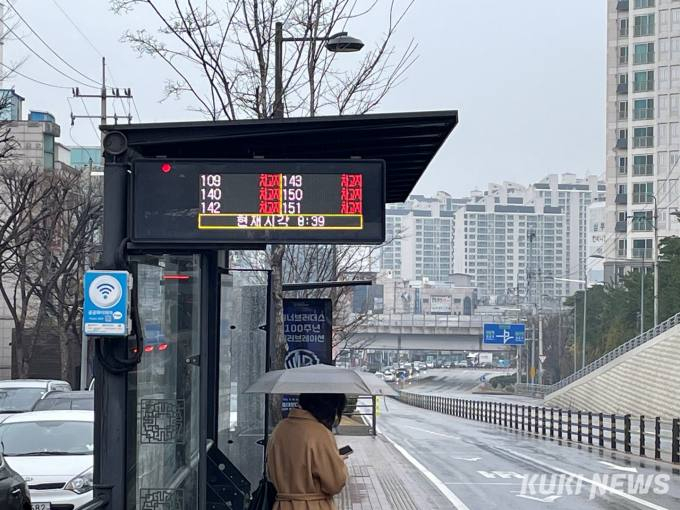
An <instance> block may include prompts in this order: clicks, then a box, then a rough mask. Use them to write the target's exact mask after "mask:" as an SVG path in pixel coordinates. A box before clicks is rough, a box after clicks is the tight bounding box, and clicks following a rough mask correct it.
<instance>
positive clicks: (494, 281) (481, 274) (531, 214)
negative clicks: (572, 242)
mask: <svg viewBox="0 0 680 510" xmlns="http://www.w3.org/2000/svg"><path fill="white" fill-rule="evenodd" d="M519 191H521V190H519ZM512 195H514V193H513V194H512ZM539 202H540V203H538V204H526V203H524V198H523V197H521V196H506V201H505V202H504V203H501V201H500V198H499V197H498V196H495V195H494V194H491V193H490V194H486V195H485V196H483V197H480V198H478V199H477V200H476V201H475V202H474V203H469V204H466V205H464V206H462V207H460V208H459V209H458V210H457V211H456V213H455V215H456V219H455V248H454V252H455V254H454V261H455V263H454V266H455V271H456V272H457V273H465V274H468V275H470V276H471V277H472V285H473V286H475V287H477V289H478V297H479V299H480V300H481V301H482V302H485V301H486V302H489V303H491V304H502V303H513V302H516V300H517V299H518V297H520V299H521V300H523V301H524V300H526V299H529V300H530V302H532V303H537V304H538V303H541V302H542V301H543V299H544V298H545V299H546V300H548V301H550V300H553V301H554V300H557V299H559V296H561V295H563V294H564V286H565V283H566V282H564V281H563V280H561V279H560V278H563V277H564V275H565V270H566V258H565V251H566V249H567V246H566V240H565V229H566V219H565V215H564V213H563V212H562V209H561V208H560V207H554V206H549V205H543V204H542V202H541V201H540V200H539ZM546 305H547V303H546Z"/></svg>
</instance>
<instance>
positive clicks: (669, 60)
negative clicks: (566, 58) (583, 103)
mask: <svg viewBox="0 0 680 510" xmlns="http://www.w3.org/2000/svg"><path fill="white" fill-rule="evenodd" d="M607 9H608V27H607V42H608V44H607V138H606V140H607V158H606V159H607V168H606V183H607V194H606V213H605V228H606V236H605V243H604V254H605V256H606V257H607V259H606V261H605V264H604V271H605V280H607V281H616V280H617V279H618V278H620V277H621V276H623V274H624V273H625V272H626V271H627V270H629V269H630V268H635V267H637V268H639V267H641V266H643V265H644V266H645V267H646V268H647V270H650V266H651V263H652V260H653V258H654V257H655V254H656V247H655V246H654V229H655V227H656V228H657V229H658V237H659V239H662V238H663V237H666V236H670V235H678V234H680V223H678V221H677V219H676V218H675V216H673V214H672V213H674V212H676V211H677V210H678V209H680V187H678V178H680V165H678V164H677V163H678V161H679V160H680V1H678V0H630V1H627V0H625V1H624V0H608V3H607ZM655 210H657V213H656V214H655ZM655 216H656V221H655Z"/></svg>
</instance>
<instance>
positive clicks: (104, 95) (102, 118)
mask: <svg viewBox="0 0 680 510" xmlns="http://www.w3.org/2000/svg"><path fill="white" fill-rule="evenodd" d="M72 92H73V97H77V98H82V99H86V98H87V99H91V98H99V100H100V103H99V115H89V113H88V114H87V115H74V113H73V112H71V125H72V126H73V125H74V124H75V121H76V119H99V123H100V125H102V126H103V125H105V124H106V122H107V121H108V119H113V121H114V123H115V124H118V119H119V118H123V119H125V118H126V119H127V121H128V124H130V123H132V115H131V114H129V113H128V115H126V116H123V117H120V116H118V115H113V116H108V114H107V108H106V106H107V104H106V103H107V100H108V99H109V98H111V99H127V100H128V101H129V100H131V99H132V90H131V89H129V88H126V89H123V93H122V95H121V90H120V89H119V88H114V89H111V94H109V93H108V91H107V89H106V58H105V57H102V83H101V90H100V91H99V94H81V93H80V89H79V88H78V87H74V88H73V89H72ZM129 111H130V110H129V108H128V112H129ZM99 146H100V150H101V161H100V164H101V166H102V168H103V167H104V133H101V134H100V140H99ZM91 187H92V159H91V158H90V188H91ZM87 359H88V337H87V336H86V335H85V332H84V331H83V330H82V327H81V342H80V389H81V390H84V389H87V368H88V367H87Z"/></svg>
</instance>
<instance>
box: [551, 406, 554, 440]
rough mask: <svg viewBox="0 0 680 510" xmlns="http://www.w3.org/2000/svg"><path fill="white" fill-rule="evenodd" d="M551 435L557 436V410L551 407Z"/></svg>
mask: <svg viewBox="0 0 680 510" xmlns="http://www.w3.org/2000/svg"><path fill="white" fill-rule="evenodd" d="M550 437H555V410H554V409H553V408H552V407H551V408H550Z"/></svg>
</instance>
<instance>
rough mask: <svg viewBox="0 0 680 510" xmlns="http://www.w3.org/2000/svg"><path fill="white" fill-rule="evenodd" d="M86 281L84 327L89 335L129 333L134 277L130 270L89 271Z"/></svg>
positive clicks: (84, 283)
mask: <svg viewBox="0 0 680 510" xmlns="http://www.w3.org/2000/svg"><path fill="white" fill-rule="evenodd" d="M83 285H84V287H85V292H84V295H85V299H84V301H83V331H84V332H85V334H86V335H88V336H126V335H128V334H129V329H130V328H129V310H128V307H129V303H130V288H131V287H132V277H131V276H130V273H128V272H127V271H87V272H86V273H85V278H84V282H83Z"/></svg>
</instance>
